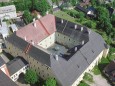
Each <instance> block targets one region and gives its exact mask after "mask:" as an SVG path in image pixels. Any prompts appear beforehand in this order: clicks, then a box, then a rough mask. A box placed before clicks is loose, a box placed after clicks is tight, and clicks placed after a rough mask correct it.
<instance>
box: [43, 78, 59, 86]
mask: <svg viewBox="0 0 115 86" xmlns="http://www.w3.org/2000/svg"><path fill="white" fill-rule="evenodd" d="M43 86H57V85H56V80H55V79H53V78H48V79H47V80H46V82H45V85H43Z"/></svg>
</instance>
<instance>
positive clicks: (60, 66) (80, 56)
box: [51, 20, 106, 86]
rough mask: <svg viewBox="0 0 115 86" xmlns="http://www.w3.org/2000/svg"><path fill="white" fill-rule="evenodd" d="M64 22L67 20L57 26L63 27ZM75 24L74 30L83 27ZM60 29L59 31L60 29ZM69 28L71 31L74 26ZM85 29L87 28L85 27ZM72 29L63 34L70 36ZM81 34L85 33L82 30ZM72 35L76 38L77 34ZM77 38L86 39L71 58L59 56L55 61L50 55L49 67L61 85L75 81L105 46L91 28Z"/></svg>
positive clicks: (67, 84) (68, 85)
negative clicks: (88, 32)
mask: <svg viewBox="0 0 115 86" xmlns="http://www.w3.org/2000/svg"><path fill="white" fill-rule="evenodd" d="M66 22H67V21H66V20H64V23H63V24H59V28H60V27H61V28H60V29H63V28H64V26H65V24H66ZM68 23H69V22H68ZM60 25H61V26H60ZM70 25H72V24H70ZM74 25H75V24H73V26H74ZM77 26H78V28H77V29H76V30H79V28H80V27H84V26H80V25H77ZM57 27H58V25H57ZM71 27H72V26H71ZM67 28H68V26H67ZM84 28H85V27H84ZM60 29H59V31H61V30H60ZM69 29H72V31H74V32H75V29H74V28H69ZM57 30H58V29H57ZM65 30H66V29H65ZM87 30H89V29H88V28H87ZM72 31H66V32H64V33H63V34H68V36H69V37H70V34H72ZM81 34H85V33H84V32H83V33H81ZM73 35H74V36H72V37H73V38H74V39H76V38H77V35H76V34H73ZM85 37H86V38H85ZM79 38H80V39H84V40H86V43H85V44H84V45H83V46H82V47H81V48H80V49H79V50H78V51H77V52H76V53H75V54H74V55H73V56H72V57H71V59H69V60H68V61H66V60H64V59H63V58H62V57H59V58H58V61H57V60H55V58H54V57H53V56H52V57H51V68H52V70H53V72H54V74H55V76H56V77H57V79H58V80H59V81H60V83H61V84H62V85H63V86H70V85H72V84H73V83H74V81H76V79H77V78H78V77H79V76H80V75H81V74H82V73H83V72H84V71H85V70H86V69H87V67H88V66H89V65H90V64H91V63H92V62H93V61H94V60H95V59H96V57H97V56H98V55H99V54H100V53H101V51H102V50H103V49H105V48H106V46H105V45H106V43H105V41H104V40H103V38H102V37H101V36H100V35H99V34H97V33H96V32H94V31H92V30H91V32H90V34H89V35H85V36H84V37H79ZM68 77H69V78H68Z"/></svg>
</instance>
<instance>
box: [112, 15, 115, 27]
mask: <svg viewBox="0 0 115 86" xmlns="http://www.w3.org/2000/svg"><path fill="white" fill-rule="evenodd" d="M111 23H112V25H113V26H114V27H115V14H113V15H112V17H111Z"/></svg>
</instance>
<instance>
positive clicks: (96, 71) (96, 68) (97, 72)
mask: <svg viewBox="0 0 115 86" xmlns="http://www.w3.org/2000/svg"><path fill="white" fill-rule="evenodd" d="M92 72H93V73H94V74H95V75H99V74H101V71H100V70H99V67H98V66H97V65H96V66H95V67H94V68H93V70H92Z"/></svg>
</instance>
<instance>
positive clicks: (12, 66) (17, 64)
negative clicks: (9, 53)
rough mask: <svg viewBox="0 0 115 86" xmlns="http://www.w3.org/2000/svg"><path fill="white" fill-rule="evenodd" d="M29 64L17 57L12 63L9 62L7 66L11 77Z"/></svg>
mask: <svg viewBox="0 0 115 86" xmlns="http://www.w3.org/2000/svg"><path fill="white" fill-rule="evenodd" d="M27 64H28V62H27V61H26V60H24V59H23V58H21V57H16V58H15V59H13V60H12V61H10V62H8V63H7V64H6V65H7V68H8V71H9V74H10V76H12V75H13V74H14V73H16V72H17V71H19V70H20V69H22V68H23V67H24V66H26V65H27Z"/></svg>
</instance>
